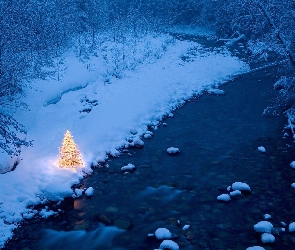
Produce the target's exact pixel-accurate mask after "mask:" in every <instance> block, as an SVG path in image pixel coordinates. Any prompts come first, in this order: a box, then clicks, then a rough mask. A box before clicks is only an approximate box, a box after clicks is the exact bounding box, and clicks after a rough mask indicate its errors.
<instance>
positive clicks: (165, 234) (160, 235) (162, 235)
mask: <svg viewBox="0 0 295 250" xmlns="http://www.w3.org/2000/svg"><path fill="white" fill-rule="evenodd" d="M155 236H156V238H157V239H158V240H165V239H166V240H167V239H170V238H171V237H172V234H171V233H170V231H169V230H168V229H167V228H158V229H157V230H156V232H155Z"/></svg>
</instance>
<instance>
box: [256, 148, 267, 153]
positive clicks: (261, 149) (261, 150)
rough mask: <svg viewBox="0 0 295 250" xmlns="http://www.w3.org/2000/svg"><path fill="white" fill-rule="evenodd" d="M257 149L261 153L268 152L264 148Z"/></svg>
mask: <svg viewBox="0 0 295 250" xmlns="http://www.w3.org/2000/svg"><path fill="white" fill-rule="evenodd" d="M257 149H258V151H260V152H262V153H265V152H266V149H265V147H263V146H260V147H258V148H257Z"/></svg>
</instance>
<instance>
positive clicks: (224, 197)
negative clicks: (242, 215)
mask: <svg viewBox="0 0 295 250" xmlns="http://www.w3.org/2000/svg"><path fill="white" fill-rule="evenodd" d="M217 200H219V201H230V200H231V199H230V196H229V195H228V194H221V195H219V196H217Z"/></svg>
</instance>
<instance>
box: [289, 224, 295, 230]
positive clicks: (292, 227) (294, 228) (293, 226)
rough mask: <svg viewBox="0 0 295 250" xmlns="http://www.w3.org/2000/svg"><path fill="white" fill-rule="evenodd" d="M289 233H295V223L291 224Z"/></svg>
mask: <svg viewBox="0 0 295 250" xmlns="http://www.w3.org/2000/svg"><path fill="white" fill-rule="evenodd" d="M289 232H291V233H292V232H295V222H291V223H290V225H289Z"/></svg>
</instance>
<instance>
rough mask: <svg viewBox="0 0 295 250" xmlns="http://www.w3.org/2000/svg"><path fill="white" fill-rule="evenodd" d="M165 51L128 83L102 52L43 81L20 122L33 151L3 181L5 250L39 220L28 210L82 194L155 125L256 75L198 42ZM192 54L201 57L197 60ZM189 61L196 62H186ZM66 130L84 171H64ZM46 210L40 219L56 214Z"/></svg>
mask: <svg viewBox="0 0 295 250" xmlns="http://www.w3.org/2000/svg"><path fill="white" fill-rule="evenodd" d="M202 32H203V31H202ZM209 35H211V33H209ZM154 39H155V40H157V38H154ZM165 39H166V40H165ZM165 39H164V40H165V41H172V40H173V39H172V38H171V37H169V36H166V37H165ZM151 44H154V45H151ZM164 45H165V46H164ZM164 45H163V42H162V43H160V44H157V43H150V45H149V46H158V47H157V48H159V49H157V48H156V47H155V48H151V50H150V51H157V53H155V54H154V55H149V57H150V58H153V60H141V63H139V64H138V65H137V66H136V67H125V68H122V70H123V71H122V72H123V74H121V75H120V78H115V77H112V74H111V73H109V74H108V75H106V72H110V71H109V70H108V67H109V65H106V63H105V59H102V58H101V57H100V56H99V53H100V52H98V56H95V57H94V56H93V57H91V58H90V60H89V61H90V62H91V63H88V64H86V63H85V62H81V61H80V60H78V59H77V58H76V57H75V55H74V53H70V52H68V53H67V54H65V57H64V60H63V64H62V65H63V69H64V70H63V73H62V74H63V77H62V78H61V80H60V81H57V80H56V79H55V80H54V79H51V80H42V81H41V80H40V81H35V82H32V83H31V85H30V87H29V88H27V89H26V92H27V93H26V97H25V98H24V100H23V101H24V102H26V103H27V104H28V109H27V110H19V111H18V112H17V113H16V114H15V117H16V118H17V119H18V120H19V122H20V123H22V124H23V125H24V126H25V127H26V129H27V132H28V134H27V139H28V140H33V146H32V147H28V148H23V149H22V152H21V156H20V163H19V165H18V166H17V167H16V169H15V170H14V171H12V172H7V173H6V174H1V175H0V189H1V193H0V247H2V246H3V245H4V243H5V241H6V240H7V239H9V238H11V237H12V230H13V229H14V228H16V227H17V225H18V224H19V223H20V222H21V221H22V220H24V219H26V220H27V219H29V218H32V217H33V216H38V214H39V212H40V211H36V210H34V209H32V208H28V206H31V207H32V205H37V204H40V203H42V204H46V202H47V199H49V200H55V201H56V202H58V201H59V200H62V199H63V197H67V196H72V195H74V192H73V190H72V189H71V186H72V185H73V184H76V183H79V181H80V180H81V179H82V178H83V177H84V176H85V174H86V173H87V172H91V168H90V165H91V164H94V165H95V164H97V162H99V161H104V160H105V159H106V158H107V155H108V154H111V155H118V154H119V149H120V148H122V147H129V146H131V145H134V143H135V142H136V143H142V141H141V140H140V136H142V135H144V134H145V131H147V126H148V125H156V124H158V121H159V120H161V119H162V118H163V117H165V116H167V115H169V113H170V112H171V111H172V110H173V109H175V108H176V107H178V106H179V105H181V104H183V103H184V101H185V100H187V99H188V98H190V97H191V96H192V95H193V94H196V93H200V92H201V91H203V90H204V89H212V88H215V87H217V86H218V85H220V84H222V83H224V82H225V81H227V80H229V79H230V78H231V77H232V76H234V75H236V74H239V73H241V72H245V71H248V70H249V68H248V66H247V65H246V64H245V63H244V62H242V61H240V60H239V59H238V58H236V57H233V56H231V55H230V53H229V52H227V51H226V50H223V51H222V52H216V51H215V52H208V51H207V50H205V49H204V48H203V47H202V46H200V45H199V44H197V43H193V42H186V41H177V40H176V41H173V42H166V43H164ZM142 50H143V51H144V48H142ZM191 50H195V51H197V53H194V56H192V55H191V54H190V53H189V51H191ZM160 52H161V53H160ZM151 53H152V52H151ZM159 53H160V54H159ZM186 56H189V57H190V60H185V61H184V60H183V58H187V57H186ZM89 61H88V62H89ZM122 72H121V73H122ZM106 78H107V81H106ZM66 130H69V131H70V132H71V134H72V135H73V137H74V140H75V142H76V144H77V145H78V147H79V149H80V151H81V153H82V155H83V159H84V161H85V163H86V167H85V168H84V169H83V170H82V169H78V171H77V172H76V171H74V170H71V169H60V168H58V167H57V165H56V161H57V156H58V153H59V150H58V148H59V147H60V146H61V142H62V139H63V136H64V133H65V132H66ZM42 211H43V212H42ZM42 211H41V213H40V214H39V215H40V216H42V215H43V216H44V214H46V215H49V214H50V213H51V212H50V211H47V210H46V209H45V210H44V209H43V210H42ZM45 212H46V213H45Z"/></svg>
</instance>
